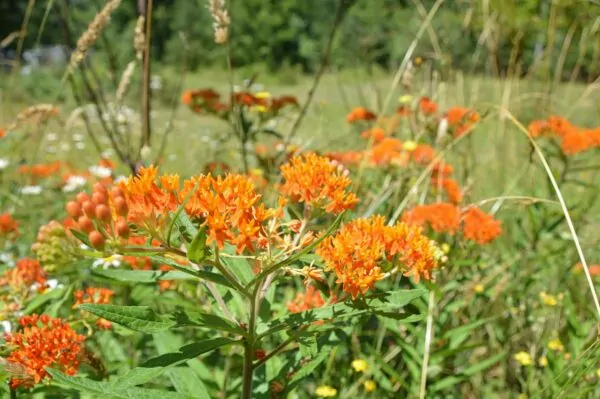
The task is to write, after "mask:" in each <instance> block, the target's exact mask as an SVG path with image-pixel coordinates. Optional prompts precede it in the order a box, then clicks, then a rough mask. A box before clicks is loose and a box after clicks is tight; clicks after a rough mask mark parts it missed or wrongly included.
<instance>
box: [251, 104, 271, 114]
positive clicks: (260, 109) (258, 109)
mask: <svg viewBox="0 0 600 399" xmlns="http://www.w3.org/2000/svg"><path fill="white" fill-rule="evenodd" d="M252 111H255V112H263V113H264V112H269V108H267V107H265V106H264V105H255V106H254V107H252Z"/></svg>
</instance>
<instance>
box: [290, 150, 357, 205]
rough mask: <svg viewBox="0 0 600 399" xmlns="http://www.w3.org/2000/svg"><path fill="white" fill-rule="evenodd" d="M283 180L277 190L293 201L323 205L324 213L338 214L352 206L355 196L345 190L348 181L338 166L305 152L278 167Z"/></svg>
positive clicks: (340, 166)
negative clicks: (279, 188) (279, 189)
mask: <svg viewBox="0 0 600 399" xmlns="http://www.w3.org/2000/svg"><path fill="white" fill-rule="evenodd" d="M281 174H282V175H283V178H284V179H285V182H284V184H283V185H282V186H281V192H282V193H283V194H284V195H287V196H289V197H290V198H291V199H292V200H294V201H299V202H304V203H306V204H310V205H311V206H313V207H323V208H324V209H325V211H326V212H331V213H340V212H342V211H345V210H347V209H352V208H354V206H355V205H356V204H357V203H358V198H357V197H356V195H355V194H354V193H352V192H348V191H346V189H347V188H348V187H349V186H350V185H351V184H352V181H351V180H350V178H348V176H346V173H345V170H344V169H343V167H342V165H340V164H337V165H336V164H335V163H334V162H332V161H331V160H329V159H327V158H325V157H322V156H318V155H316V154H314V153H308V154H305V155H303V156H297V157H294V158H293V159H292V160H291V161H290V162H289V163H287V164H285V165H283V166H282V167H281Z"/></svg>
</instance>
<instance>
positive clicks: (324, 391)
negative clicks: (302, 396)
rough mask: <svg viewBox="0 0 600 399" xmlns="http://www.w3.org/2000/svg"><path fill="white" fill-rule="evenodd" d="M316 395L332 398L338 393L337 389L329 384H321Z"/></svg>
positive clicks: (316, 390)
mask: <svg viewBox="0 0 600 399" xmlns="http://www.w3.org/2000/svg"><path fill="white" fill-rule="evenodd" d="M315 395H317V396H318V397H320V398H331V397H334V396H335V395H337V389H335V388H334V387H331V386H329V385H321V386H319V387H317V389H315Z"/></svg>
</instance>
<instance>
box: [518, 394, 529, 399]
mask: <svg viewBox="0 0 600 399" xmlns="http://www.w3.org/2000/svg"><path fill="white" fill-rule="evenodd" d="M517 399H529V396H527V394H524V393H520V394H519V396H517Z"/></svg>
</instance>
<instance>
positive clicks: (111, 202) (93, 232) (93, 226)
mask: <svg viewBox="0 0 600 399" xmlns="http://www.w3.org/2000/svg"><path fill="white" fill-rule="evenodd" d="M66 208H67V213H68V214H69V216H70V217H71V218H72V219H73V221H74V223H73V225H74V226H76V229H78V230H81V231H83V232H84V233H86V234H88V239H89V241H90V244H91V245H92V247H94V248H96V249H98V250H102V249H104V246H105V244H106V239H107V238H122V239H126V238H128V237H129V225H128V224H127V219H126V218H127V215H128V212H129V206H128V204H127V201H126V199H125V196H124V194H123V191H122V190H121V189H120V188H119V187H112V189H111V190H110V191H108V190H107V189H106V187H105V186H103V185H102V184H100V183H96V184H94V187H93V193H92V195H91V197H90V196H88V195H87V194H86V193H84V192H81V193H79V194H78V195H77V200H76V201H69V202H68V203H67V206H66Z"/></svg>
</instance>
